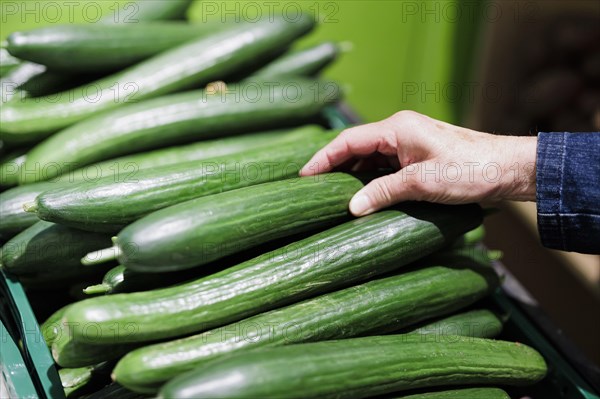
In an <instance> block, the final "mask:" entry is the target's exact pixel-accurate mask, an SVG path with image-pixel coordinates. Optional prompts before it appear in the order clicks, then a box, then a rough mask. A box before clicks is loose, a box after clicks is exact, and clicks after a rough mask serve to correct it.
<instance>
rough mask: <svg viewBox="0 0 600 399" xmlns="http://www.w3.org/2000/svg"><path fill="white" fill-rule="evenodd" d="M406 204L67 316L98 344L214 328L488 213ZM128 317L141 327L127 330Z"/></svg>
mask: <svg viewBox="0 0 600 399" xmlns="http://www.w3.org/2000/svg"><path fill="white" fill-rule="evenodd" d="M402 209H403V211H400V210H395V209H394V210H387V211H384V212H379V213H376V214H373V215H369V216H366V217H363V218H359V219H356V220H352V221H350V222H347V223H344V224H342V225H339V226H336V227H333V228H331V229H329V230H326V231H323V232H321V233H318V234H315V235H313V236H310V237H308V238H306V239H303V240H299V241H297V242H295V243H292V244H290V245H286V246H284V247H281V248H279V249H277V250H275V251H271V252H267V253H265V254H263V255H261V256H258V257H256V258H254V259H251V260H248V261H246V262H242V263H240V264H239V265H237V266H234V267H230V268H228V269H226V270H223V271H221V272H218V273H215V274H213V275H210V276H208V277H205V278H200V279H198V280H195V281H191V282H189V283H186V284H182V285H179V286H177V287H172V288H165V289H160V290H155V291H149V292H140V293H132V294H118V295H111V296H103V297H97V298H91V299H86V300H84V301H81V302H79V303H76V304H74V305H73V307H72V308H70V309H69V310H68V311H67V312H66V314H65V316H64V319H65V320H66V321H68V322H69V323H71V324H70V325H69V333H70V334H71V337H73V339H74V340H79V341H88V342H91V343H97V344H102V343H106V344H112V343H120V342H121V343H122V342H140V341H151V340H157V339H162V338H171V337H177V336H183V335H186V334H190V333H194V332H198V331H202V330H208V329H211V328H215V327H219V326H222V325H225V324H228V323H232V322H235V321H238V320H241V319H243V318H246V317H250V316H253V315H255V314H258V313H262V312H266V311H268V310H272V309H275V308H278V307H281V306H285V305H287V304H290V303H294V302H297V301H299V300H302V299H304V298H307V297H310V296H314V295H317V294H320V293H325V292H330V291H332V290H335V289H337V288H340V287H343V286H349V285H351V284H352V283H356V282H359V281H363V280H366V279H368V278H371V277H373V276H376V275H379V274H382V273H385V272H388V271H391V270H395V269H398V268H400V267H401V266H404V265H406V264H408V263H410V262H412V261H414V260H416V259H418V258H420V257H423V256H426V255H427V254H428V253H432V252H434V251H436V250H438V249H440V248H442V247H443V246H444V245H447V244H448V243H449V240H452V239H454V238H456V237H457V236H459V235H460V234H462V233H464V232H466V231H468V230H470V229H472V228H474V227H475V226H477V225H479V224H480V223H481V218H482V214H481V209H480V208H479V207H478V206H477V205H468V206H442V205H431V204H420V205H414V206H410V205H406V206H405V207H403V208H402ZM183 303H185V305H182V304H183ZM90 322H91V323H95V326H97V327H98V332H99V334H98V335H97V336H91V335H90V336H87V335H86V334H85V333H84V330H83V329H82V328H81V326H83V325H87V323H90ZM74 323H79V324H74ZM128 323H133V324H132V325H135V326H136V328H137V330H136V332H135V333H134V334H130V335H128V336H125V335H121V334H119V331H125V330H124V328H125V324H128ZM115 329H116V330H117V333H116V334H115Z"/></svg>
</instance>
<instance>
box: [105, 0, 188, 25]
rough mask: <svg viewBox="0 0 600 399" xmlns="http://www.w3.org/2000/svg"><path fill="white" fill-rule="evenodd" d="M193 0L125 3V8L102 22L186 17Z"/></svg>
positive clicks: (136, 21) (139, 0) (135, 21)
mask: <svg viewBox="0 0 600 399" xmlns="http://www.w3.org/2000/svg"><path fill="white" fill-rule="evenodd" d="M192 2H193V0H168V1H162V0H161V1H148V0H138V1H129V2H127V3H125V7H124V8H123V9H119V10H116V11H115V12H114V13H112V14H111V15H107V16H106V17H104V18H102V19H101V22H102V23H105V24H107V23H115V24H117V23H122V24H133V23H138V22H149V21H163V20H179V19H185V18H186V15H187V11H188V8H189V7H190V5H191V4H192Z"/></svg>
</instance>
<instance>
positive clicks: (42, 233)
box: [2, 221, 111, 278]
mask: <svg viewBox="0 0 600 399" xmlns="http://www.w3.org/2000/svg"><path fill="white" fill-rule="evenodd" d="M110 243H111V239H110V236H108V235H106V234H99V233H92V232H89V231H81V230H76V229H73V228H70V227H67V226H62V225H59V224H54V223H50V222H45V221H40V222H37V223H36V224H34V225H33V226H31V227H29V228H27V229H26V230H24V231H22V232H21V233H19V234H17V235H16V236H15V237H13V238H12V239H10V240H9V241H8V242H7V243H6V244H4V246H3V247H2V266H3V267H4V268H6V270H8V271H10V272H11V273H12V274H15V275H18V276H19V275H22V276H28V275H29V276H31V275H34V274H36V273H44V272H46V273H47V272H50V273H52V274H56V275H57V276H60V277H64V278H67V277H73V276H79V275H82V274H85V273H86V272H89V271H90V270H89V268H86V267H85V266H83V265H81V262H80V259H81V257H82V256H84V255H85V254H87V253H88V252H90V251H94V250H98V249H100V248H103V247H105V246H106V245H110ZM86 269H87V270H86ZM88 274H89V273H88Z"/></svg>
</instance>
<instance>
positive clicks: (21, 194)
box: [0, 182, 60, 240]
mask: <svg viewBox="0 0 600 399" xmlns="http://www.w3.org/2000/svg"><path fill="white" fill-rule="evenodd" d="M59 186H60V184H58V183H55V182H42V183H35V184H29V185H26V186H19V187H14V188H11V189H9V190H6V191H4V192H2V193H0V220H1V221H2V223H0V238H2V239H4V240H8V239H10V238H12V237H14V236H15V235H17V234H18V233H20V232H22V231H23V230H25V229H27V228H28V227H30V226H33V225H34V224H36V223H37V222H39V221H40V219H39V218H38V217H37V215H36V214H35V213H28V212H25V210H24V209H23V204H25V203H27V202H32V201H33V200H35V198H36V197H37V196H38V195H39V194H41V193H42V192H44V191H46V190H48V189H51V188H56V187H59Z"/></svg>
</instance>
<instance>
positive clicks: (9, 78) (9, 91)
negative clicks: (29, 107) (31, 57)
mask: <svg viewBox="0 0 600 399" xmlns="http://www.w3.org/2000/svg"><path fill="white" fill-rule="evenodd" d="M46 73H47V72H46V67H45V66H43V65H39V64H34V63H32V62H22V63H21V64H19V65H17V66H15V67H14V68H13V69H11V70H10V71H9V72H8V73H7V74H5V75H3V76H2V78H0V104H2V107H4V103H6V102H8V101H11V100H15V101H16V100H18V99H23V98H25V97H26V96H27V93H26V92H25V91H24V90H23V89H22V88H21V86H22V85H23V84H25V83H26V82H27V81H29V80H30V79H33V78H35V77H38V76H43V75H44V74H46ZM58 80H60V79H57V81H58ZM51 82H53V80H50V81H49V83H51ZM60 83H61V84H62V82H60ZM3 136H4V135H3ZM2 139H4V137H2Z"/></svg>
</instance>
